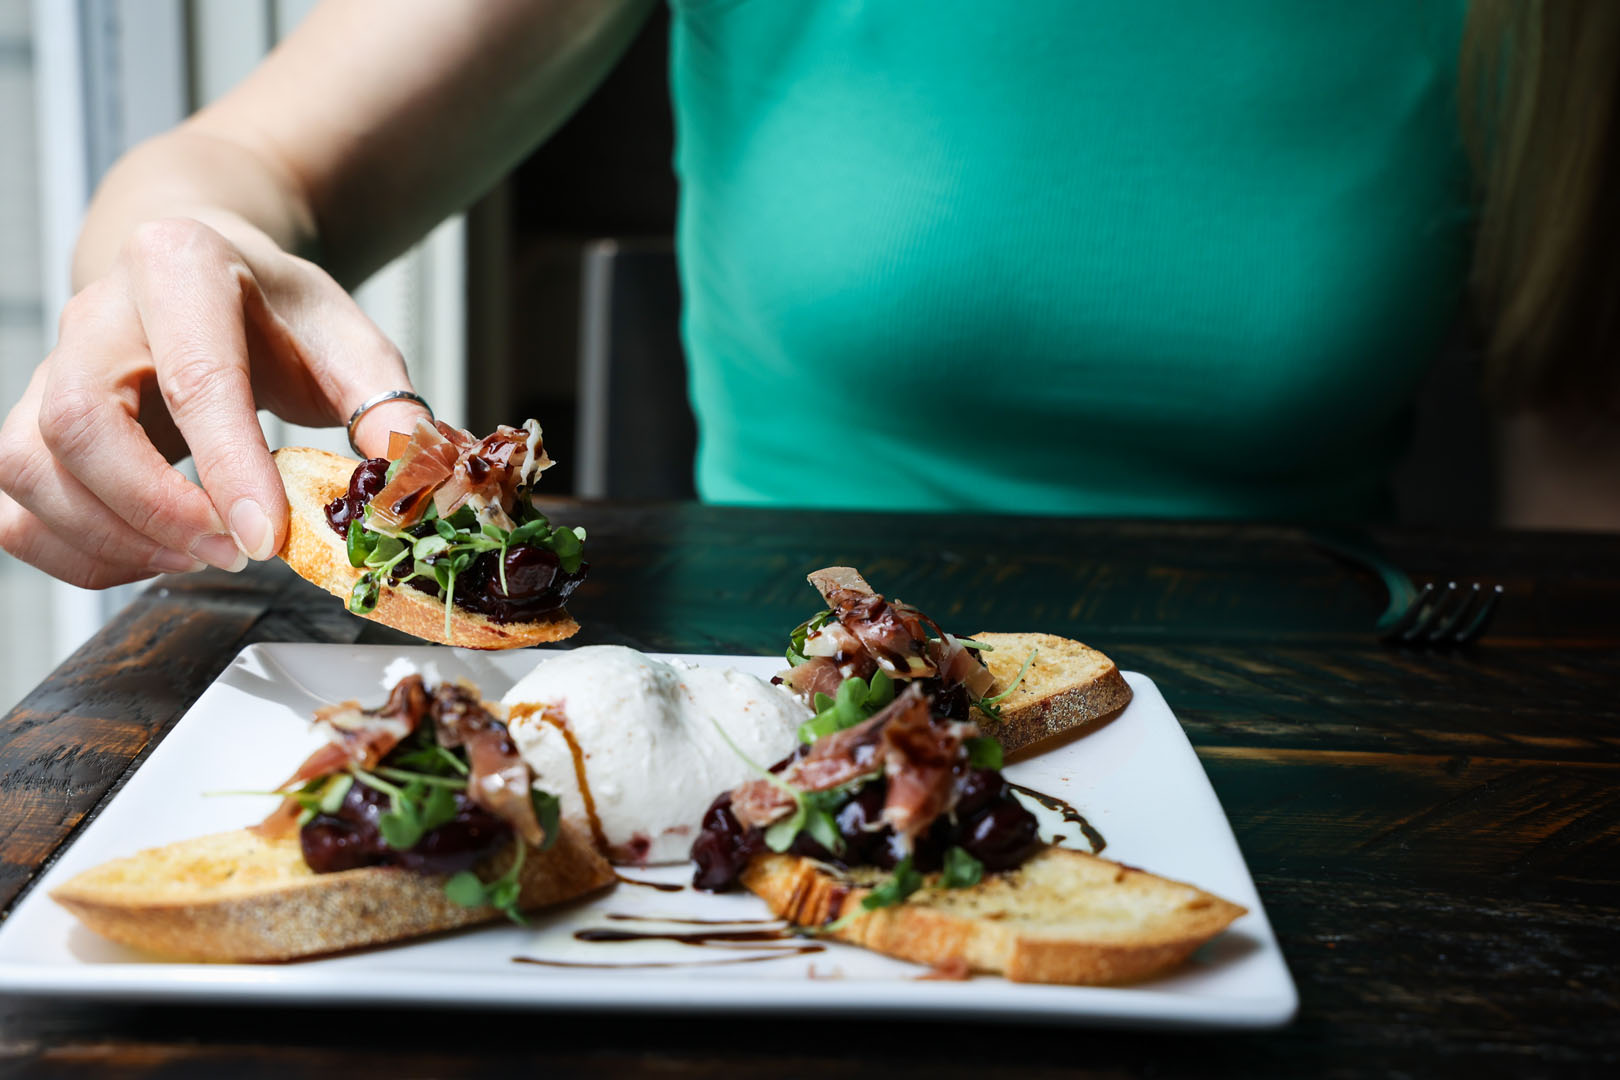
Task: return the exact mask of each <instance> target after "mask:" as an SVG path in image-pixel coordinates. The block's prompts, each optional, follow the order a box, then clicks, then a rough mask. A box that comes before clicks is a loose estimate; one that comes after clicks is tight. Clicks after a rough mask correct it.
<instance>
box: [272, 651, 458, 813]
mask: <svg viewBox="0 0 1620 1080" xmlns="http://www.w3.org/2000/svg"><path fill="white" fill-rule="evenodd" d="M429 704H430V702H429V698H428V694H427V688H426V687H425V686H424V685H423V684H422V677H421V676H420V675H407V676H406V677H405V678H403V679H401V680H400V681H399V682H398V683H396V684H395V685H394V689H393V691H392V692H390V693H389V695H388V700H387V701H386V702H384V703H383V706H382V708H380V709H362V708H360V706H359V705H358V704H357V703H355V702H353V701H346V702H344V703H343V704H341V705H326V706H323V707H321V708H319V709H316V710H315V725H316V726H317V727H319V728H322V729H323V730H325V731H326V732H327V733H328V734H329V735H330V736H331V738H332V741H331V742H328V743H327V744H326V745H325V746H322V747H321V748H320V749H319V750H317V751H315V752H314V753H313V754H311V755H310V756H309V757H307V758H305V759H304V763H303V764H302V765H300V766H298V770H297V771H296V772H294V773H293V774H292V775H291V776H289V777H288V778H287V780H286V781H285V782H284V783H283V784H282V785H281V787H280V788H279V789H278V790H282V791H285V790H286V789H288V788H292V787H298V786H300V785H303V784H307V783H309V781H311V780H318V779H320V778H321V777H323V776H330V775H332V774H333V773H337V772H342V771H344V770H346V769H348V768H349V767H350V766H351V765H352V766H354V767H356V768H360V769H370V768H372V767H374V766H375V765H376V764H377V762H379V761H381V760H382V759H383V758H385V757H387V756H388V753H389V751H391V750H393V749H394V747H396V746H398V745H399V744H400V742H401V741H403V740H404V739H406V738H408V737H409V736H410V734H411V733H412V732H413V731H415V730H416V727H417V725H418V724H420V723H421V722H422V718H423V717H425V716H427V714H428V708H429ZM301 811H302V808H301V807H300V806H299V804H298V801H297V800H296V799H290V798H289V799H283V800H282V801H281V805H280V806H278V807H276V809H275V810H274V811H273V812H272V813H271V814H270V816H269V817H267V818H265V819H264V820H263V821H262V822H260V823H259V824H258V825H256V826H254V831H255V832H257V833H258V834H259V835H261V836H263V837H265V838H266V839H271V838H274V837H277V836H284V835H286V834H287V833H289V832H291V831H292V828H293V826H294V825H295V824H296V823H297V821H298V815H299V814H300V812H301Z"/></svg>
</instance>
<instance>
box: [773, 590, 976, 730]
mask: <svg viewBox="0 0 1620 1080" xmlns="http://www.w3.org/2000/svg"><path fill="white" fill-rule="evenodd" d="M810 583H811V584H812V585H814V586H815V587H816V590H817V591H818V592H820V593H821V596H822V599H824V600H825V601H826V602H827V606H828V608H829V609H830V610H831V612H832V615H833V619H834V621H833V622H831V623H829V624H828V625H827V626H825V627H823V628H822V629H820V630H817V631H815V632H813V633H812V634H811V635H810V636H809V637H808V638H807V639H806V640H805V644H804V653H805V655H806V656H808V657H809V658H810V659H809V660H808V661H807V662H806V663H803V664H800V665H798V666H797V667H795V668H793V669H791V670H789V671H787V672H784V673H783V675H782V681H783V682H784V683H786V684H787V685H788V687H789V688H790V689H791V690H793V691H794V692H795V693H797V694H798V695H799V696H800V698H801V699H802V700H803V701H805V702H806V703H810V702H813V701H814V700H815V694H816V693H817V692H820V693H823V694H827V695H829V696H832V695H833V694H835V693H836V692H837V689H838V685H837V682H835V681H834V680H833V672H834V671H836V672H837V673H838V674H839V675H840V676H841V678H840V679H839V680H838V681H842V679H845V678H850V677H851V676H859V677H861V678H870V676H871V675H872V673H873V672H874V671H876V670H877V669H879V668H881V669H882V670H883V671H884V673H885V674H887V675H888V676H889V677H890V678H894V679H937V680H938V682H937V683H936V684H934V686H933V687H932V688H933V689H937V690H939V691H941V692H942V693H946V694H948V693H949V692H950V691H952V690H955V688H956V687H958V686H960V687H964V688H965V689H966V690H967V693H968V697H969V699H971V700H972V701H978V700H979V699H981V698H983V697H984V696H985V695H987V694H989V693H990V691H991V689H992V686H993V684H994V682H995V677H994V676H992V675H991V674H990V669H989V668H987V667H985V666H984V664H983V663H982V662H981V661H980V660H979V658H978V657H977V656H975V655H974V654H973V651H972V650H971V649H969V648H968V647H967V646H965V645H963V644H962V643H961V642H960V641H958V640H957V639H956V638H954V637H952V636H951V635H950V634H947V633H945V632H944V631H943V630H941V629H940V627H939V625H938V624H937V623H935V622H934V620H932V619H930V618H929V617H928V616H926V615H924V614H923V613H922V612H920V611H918V610H917V609H916V608H914V607H912V606H911V605H910V604H904V603H901V602H899V601H897V600H893V601H891V600H886V599H885V598H884V597H883V596H882V595H881V594H879V593H877V592H874V591H873V589H872V586H871V585H869V584H868V583H867V581H866V579H865V578H863V577H862V576H861V575H860V572H859V571H857V570H855V569H854V568H853V567H848V566H829V567H827V568H826V569H824V570H817V571H816V572H815V573H813V574H811V575H810ZM930 630H932V631H933V635H932V636H930V634H929V631H930ZM806 669H808V670H806ZM829 684H831V685H830V687H829Z"/></svg>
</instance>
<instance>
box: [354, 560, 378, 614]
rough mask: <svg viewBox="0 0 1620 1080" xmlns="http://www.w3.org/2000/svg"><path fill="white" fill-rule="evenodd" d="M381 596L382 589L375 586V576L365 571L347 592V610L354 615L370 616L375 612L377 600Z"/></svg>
mask: <svg viewBox="0 0 1620 1080" xmlns="http://www.w3.org/2000/svg"><path fill="white" fill-rule="evenodd" d="M381 595H382V589H381V587H380V586H379V585H378V584H377V575H376V574H373V573H371V572H370V571H367V572H366V573H364V574H361V575H360V580H358V581H356V582H355V583H354V588H352V589H350V590H349V610H350V611H352V612H354V613H355V614H356V615H370V614H371V613H372V612H373V611H375V610H377V600H378V598H379V597H380V596H381Z"/></svg>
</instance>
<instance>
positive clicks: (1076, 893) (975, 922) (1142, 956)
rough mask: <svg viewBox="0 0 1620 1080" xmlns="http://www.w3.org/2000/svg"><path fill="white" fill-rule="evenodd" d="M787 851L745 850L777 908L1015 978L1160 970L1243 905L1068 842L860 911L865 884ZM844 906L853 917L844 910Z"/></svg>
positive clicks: (838, 930) (835, 932) (888, 946)
mask: <svg viewBox="0 0 1620 1080" xmlns="http://www.w3.org/2000/svg"><path fill="white" fill-rule="evenodd" d="M862 875H865V876H866V877H868V878H876V877H880V876H881V875H879V874H878V873H877V872H876V871H853V872H852V874H851V876H847V877H846V876H840V875H838V874H837V873H835V872H834V871H833V870H831V869H829V868H828V867H826V866H825V865H823V864H821V863H818V862H815V861H814V860H812V859H807V858H803V857H800V856H795V855H760V856H756V857H755V858H754V859H753V860H752V861H751V862H750V863H749V865H748V868H747V869H746V870H744V871H743V874H742V883H743V884H744V885H745V886H746V887H747V888H748V889H750V890H751V891H753V892H754V893H757V894H758V895H759V896H760V897H761V898H763V899H764V900H765V902H766V904H767V905H768V906H769V907H770V909H771V911H772V912H773V913H774V914H776V915H777V916H778V917H780V918H783V919H786V920H787V921H789V922H791V923H794V924H796V925H799V926H805V927H822V928H826V927H829V926H830V927H831V928H832V929H830V930H825V931H824V932H826V933H827V936H829V937H832V938H834V939H836V940H839V941H846V942H849V943H850V944H853V945H860V946H863V947H865V948H868V949H871V950H873V951H874V952H879V953H883V954H885V955H887V956H893V957H896V958H898V959H901V960H910V961H913V962H915V963H920V964H928V965H931V966H933V967H936V968H943V969H951V968H958V969H963V970H966V971H971V972H977V973H981V974H994V975H1004V976H1006V977H1007V978H1008V979H1010V980H1012V981H1014V982H1035V983H1066V984H1083V985H1102V984H1112V983H1128V982H1140V981H1141V980H1143V979H1149V978H1152V977H1154V976H1156V975H1160V974H1163V973H1164V972H1167V971H1170V970H1172V969H1173V968H1175V967H1177V966H1178V965H1180V964H1181V963H1183V962H1184V961H1185V960H1186V959H1187V957H1188V956H1190V955H1191V954H1192V952H1193V950H1195V949H1197V948H1198V947H1199V946H1200V945H1202V944H1203V943H1204V942H1206V941H1208V940H1210V939H1211V938H1213V937H1214V936H1215V935H1216V934H1218V933H1220V932H1221V931H1222V930H1224V929H1226V927H1227V926H1228V925H1230V924H1231V923H1232V921H1233V920H1235V919H1237V918H1238V917H1239V916H1241V915H1243V914H1244V913H1245V909H1244V908H1243V907H1241V906H1239V905H1237V904H1234V903H1231V902H1230V901H1227V900H1223V899H1221V898H1220V897H1218V896H1215V895H1214V894H1212V893H1207V892H1205V891H1203V890H1202V889H1199V888H1197V887H1196V886H1193V885H1187V884H1184V883H1182V882H1179V881H1171V880H1169V879H1168V878H1161V877H1158V876H1156V875H1154V874H1150V873H1147V872H1146V871H1142V870H1137V869H1133V868H1131V867H1128V866H1123V865H1121V864H1119V863H1115V862H1110V861H1109V860H1107V859H1100V858H1098V857H1096V856H1094V855H1088V854H1085V853H1084V852H1079V851H1071V850H1069V849H1067V848H1061V847H1048V848H1046V849H1045V850H1043V851H1041V852H1040V853H1038V854H1036V855H1035V856H1033V857H1032V858H1030V859H1028V860H1027V861H1026V862H1025V863H1024V864H1023V865H1022V866H1020V867H1018V868H1017V869H1016V870H1009V871H1004V872H1002V873H997V874H987V875H985V877H984V879H983V880H981V881H980V882H979V883H978V884H977V885H974V886H971V887H969V888H958V889H937V888H933V887H932V883H931V882H930V883H929V884H925V885H924V886H923V888H921V889H919V890H918V891H917V892H915V893H912V894H911V896H910V897H908V898H907V899H905V900H904V901H902V902H901V903H899V904H896V905H894V906H892V907H881V908H877V909H875V910H873V911H862V909H861V900H862V899H863V898H864V897H866V896H867V895H868V894H869V892H870V889H869V888H866V887H863V886H862V884H861V883H860V880H861V877H862ZM851 912H856V913H857V914H855V915H854V916H853V917H850V918H848V919H847V920H846V919H845V918H844V917H845V916H847V915H849V913H851Z"/></svg>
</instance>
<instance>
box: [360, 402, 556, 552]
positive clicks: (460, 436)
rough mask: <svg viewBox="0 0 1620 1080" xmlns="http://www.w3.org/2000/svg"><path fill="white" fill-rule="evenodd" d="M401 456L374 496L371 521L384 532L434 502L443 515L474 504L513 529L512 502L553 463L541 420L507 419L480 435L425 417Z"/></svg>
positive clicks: (483, 517)
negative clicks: (512, 422) (516, 423)
mask: <svg viewBox="0 0 1620 1080" xmlns="http://www.w3.org/2000/svg"><path fill="white" fill-rule="evenodd" d="M393 449H394V448H393V447H391V448H390V450H391V451H392V450H393ZM395 456H396V457H397V458H398V466H397V468H396V469H395V471H394V478H393V479H392V480H390V481H389V482H388V484H387V485H386V486H385V487H384V488H383V489H382V490H381V491H379V492H378V493H377V494H376V495H374V496H373V497H372V499H371V503H370V506H371V514H370V517H369V518H368V519H367V525H368V526H370V527H371V528H373V529H375V530H377V531H381V532H399V531H401V530H404V529H408V528H410V527H411V526H412V525H415V524H416V523H417V522H419V521H421V520H422V517H423V515H424V514H426V513H427V508H428V506H429V505H430V504H431V505H432V506H433V508H434V510H435V511H436V512H437V513H438V515H439V517H441V518H447V517H449V516H450V515H451V514H454V513H455V512H456V511H458V510H460V509H461V508H462V507H463V506H471V507H472V508H473V509H474V511H476V513H477V514H478V520H479V522H480V523H481V524H488V525H495V526H497V527H499V528H502V529H507V530H510V529H511V528H513V524H514V523H513V521H512V517H511V513H510V507H511V506H512V505H513V500H515V499H517V498H518V497H519V495H518V489H519V488H521V487H525V486H527V485H530V484H532V483H533V482H534V477H535V476H536V475H537V474H538V473H540V472H541V471H543V470H545V469H547V468H550V466H551V464H552V461H551V458H550V457H549V456H547V454H546V448H545V444H544V443H543V442H542V441H541V439H540V425H538V424H536V423H535V422H534V421H533V420H530V421H529V422H528V423H526V424H525V425H524V426H523V427H521V428H515V427H509V426H507V425H505V424H502V425H501V426H500V427H497V428H496V429H495V432H494V433H493V434H491V435H486V436H484V437H483V438H482V439H475V438H474V437H473V436H472V434H471V433H470V432H467V431H463V430H461V429H460V428H455V427H451V426H450V425H449V424H446V423H443V422H440V421H429V420H427V419H426V418H423V419H421V420H418V421H417V423H416V428H415V429H414V430H413V431H412V432H411V436H410V440H409V442H407V443H406V444H405V445H404V447H403V448H400V450H399V453H398V454H396V455H395Z"/></svg>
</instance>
